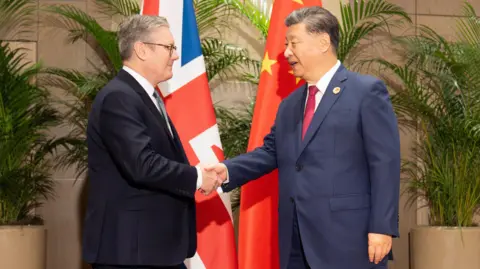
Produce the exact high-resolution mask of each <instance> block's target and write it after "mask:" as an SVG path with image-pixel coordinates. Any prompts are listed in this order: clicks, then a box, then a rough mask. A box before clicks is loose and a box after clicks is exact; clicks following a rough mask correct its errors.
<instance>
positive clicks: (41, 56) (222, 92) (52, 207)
mask: <svg viewBox="0 0 480 269" xmlns="http://www.w3.org/2000/svg"><path fill="white" fill-rule="evenodd" d="M38 1H39V4H40V5H41V6H46V5H52V4H71V5H75V6H76V7H78V8H80V9H82V10H86V11H87V12H89V13H90V14H92V15H93V16H96V17H98V14H97V13H96V12H95V10H94V6H93V5H92V2H91V1H92V0H68V1H66V0H58V1H53V0H38ZM345 1H348V0H345ZM338 2H339V1H338V0H323V5H324V7H326V8H328V9H329V10H331V11H332V12H333V13H334V14H336V15H337V16H338V17H339V18H340V12H339V8H338ZM391 2H393V3H397V4H399V5H401V6H402V7H404V8H405V9H406V10H407V12H408V13H409V14H411V15H412V17H413V19H414V23H419V24H427V25H429V26H431V27H433V28H434V29H436V30H438V31H440V33H442V34H446V35H448V36H449V37H451V38H453V36H454V35H453V34H454V32H453V30H452V28H451V27H452V25H453V20H454V19H455V17H456V16H458V15H459V14H460V10H461V9H460V8H461V1H451V0H391ZM471 2H472V4H473V5H474V6H475V8H476V9H477V10H479V11H480V0H472V1H471ZM102 25H104V26H106V27H109V26H111V22H109V21H102ZM32 30H34V31H33V34H31V35H28V36H26V37H22V39H23V40H26V41H25V42H20V43H14V44H13V45H15V46H25V47H28V48H29V49H31V51H30V54H29V57H30V58H31V59H32V60H41V61H42V62H43V63H44V64H45V65H46V66H55V67H61V68H76V69H79V70H88V69H89V65H88V62H87V57H89V56H91V55H92V53H91V51H90V49H89V48H88V47H87V46H86V45H85V44H82V43H79V44H75V45H71V44H66V41H65V40H66V39H65V37H66V33H65V31H59V30H58V29H52V28H51V27H48V23H47V21H46V20H45V18H43V17H39V24H38V25H36V26H35V27H34V28H33V29H32ZM236 30H237V31H238V32H235V33H232V35H230V38H229V39H230V41H232V42H236V43H240V44H243V45H246V46H248V48H249V49H250V51H251V53H252V56H254V57H257V58H258V59H260V58H261V55H263V46H262V44H261V43H259V42H258V41H257V40H258V38H259V35H258V33H256V32H255V31H254V30H252V29H248V28H247V29H245V27H243V26H241V25H240V26H239V27H237V29H236ZM379 53H384V55H388V54H387V52H385V51H383V52H379ZM215 86H216V87H214V89H213V93H214V96H213V98H214V101H215V102H216V103H224V104H225V105H231V104H233V105H238V104H242V103H244V102H245V101H247V100H248V99H249V98H251V97H252V96H253V94H254V92H255V89H254V88H253V87H252V86H250V85H247V84H241V83H240V84H239V83H236V84H233V83H218V85H215ZM53 93H54V94H55V95H56V96H57V97H58V98H65V97H64V96H63V93H62V92H59V91H58V90H53ZM67 131H68V130H67V129H65V128H63V129H60V128H59V129H56V130H53V133H55V134H57V135H61V134H64V133H66V132H67ZM411 137H412V134H402V138H401V142H402V156H404V157H406V156H408V155H409V153H410V145H411ZM73 175H74V173H73V171H72V170H71V169H70V170H69V171H56V172H55V174H54V177H55V179H56V182H57V187H56V191H57V192H56V193H57V197H56V199H55V200H52V201H49V202H48V203H46V205H45V206H44V207H43V208H41V209H40V210H39V211H40V213H41V214H42V215H43V216H44V217H45V220H46V226H47V229H48V264H47V268H48V269H65V268H68V269H79V268H81V260H80V238H79V223H80V221H79V220H80V217H79V216H80V215H79V212H80V205H81V204H82V203H81V202H80V201H81V199H82V197H81V195H80V194H81V193H82V188H83V181H82V180H79V181H78V182H76V183H75V184H74V178H73V177H74V176H73ZM401 199H402V200H401V204H402V205H401V211H400V231H401V237H400V238H399V239H396V240H395V241H394V246H393V249H394V255H395V262H394V263H393V264H392V267H393V268H395V269H408V268H409V266H408V233H409V230H410V228H411V227H413V226H414V225H415V224H417V223H418V224H422V223H425V212H421V211H420V212H419V213H418V215H417V212H416V210H415V209H411V208H410V209H409V208H405V207H404V204H405V197H402V198H401ZM417 219H418V222H417Z"/></svg>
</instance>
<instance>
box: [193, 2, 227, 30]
mask: <svg viewBox="0 0 480 269" xmlns="http://www.w3.org/2000/svg"><path fill="white" fill-rule="evenodd" d="M228 3H229V1H228V0H194V1H193V4H194V8H195V16H196V19H197V27H198V32H199V34H200V36H205V34H207V32H209V31H211V30H214V31H216V32H217V33H218V34H219V35H221V32H222V29H223V28H225V29H229V28H230V25H229V21H231V16H230V15H231V14H232V8H231V6H230V5H229V4H228Z"/></svg>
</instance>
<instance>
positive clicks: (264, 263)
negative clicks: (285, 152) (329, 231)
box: [238, 0, 321, 269]
mask: <svg viewBox="0 0 480 269" xmlns="http://www.w3.org/2000/svg"><path fill="white" fill-rule="evenodd" d="M315 5H316V6H321V0H277V1H275V2H274V4H273V8H272V16H271V18H270V28H269V29H268V37H267V43H266V47H265V53H264V58H263V63H262V70H261V74H260V84H259V88H258V92H257V100H256V105H255V109H254V114H253V121H252V130H251V132H250V140H249V144H248V151H250V150H253V149H255V148H256V147H258V146H261V145H262V144H263V138H264V136H265V135H267V134H268V133H269V131H270V128H271V126H272V124H273V122H274V120H275V115H276V112H277V108H278V105H279V104H280V101H281V100H282V99H283V98H285V97H286V96H288V95H289V94H290V93H291V92H292V91H294V90H295V89H296V88H298V87H299V86H301V84H303V83H304V82H303V81H301V80H300V79H298V78H295V77H294V76H293V74H292V71H291V69H290V66H289V65H288V62H287V60H286V59H285V57H284V56H283V52H284V50H285V34H286V31H287V28H286V26H285V22H284V21H285V18H286V17H287V16H288V14H290V12H292V11H293V10H295V9H298V8H302V7H306V6H315ZM240 201H241V204H240V224H239V238H238V251H239V252H238V256H239V269H278V268H279V253H278V214H277V213H278V178H277V170H275V171H274V172H272V173H270V174H268V175H265V176H263V177H262V178H259V179H257V180H255V181H252V182H250V183H248V184H246V185H245V186H243V187H242V191H241V200H240Z"/></svg>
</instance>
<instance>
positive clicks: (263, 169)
mask: <svg viewBox="0 0 480 269" xmlns="http://www.w3.org/2000/svg"><path fill="white" fill-rule="evenodd" d="M275 129H276V126H275V124H274V125H273V126H272V128H271V129H270V133H269V134H267V135H266V136H265V137H264V139H263V145H262V146H260V147H257V148H256V149H254V150H253V151H251V152H249V153H245V154H242V155H239V156H237V157H235V158H233V159H229V160H226V161H224V164H225V165H226V166H227V169H228V183H226V184H224V185H223V186H222V190H223V191H225V192H229V191H231V190H233V189H235V188H236V187H240V186H242V185H244V184H246V183H248V182H249V181H251V180H254V179H257V178H259V177H261V176H263V175H265V174H268V173H269V172H271V171H273V170H274V169H275V168H277V152H276V147H275Z"/></svg>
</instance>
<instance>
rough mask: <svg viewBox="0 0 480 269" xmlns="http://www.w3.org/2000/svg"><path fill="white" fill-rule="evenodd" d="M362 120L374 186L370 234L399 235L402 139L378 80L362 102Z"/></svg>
mask: <svg viewBox="0 0 480 269" xmlns="http://www.w3.org/2000/svg"><path fill="white" fill-rule="evenodd" d="M361 120H362V132H363V141H364V148H365V151H366V155H367V156H366V157H367V161H368V167H369V172H370V186H371V190H370V191H371V193H370V195H371V198H370V199H371V201H370V202H371V216H370V225H369V232H370V233H379V234H388V235H392V236H394V237H397V236H398V206H399V205H398V204H399V191H400V137H399V132H398V124H397V119H396V116H395V113H394V111H393V107H392V104H391V102H390V98H389V94H388V91H387V88H386V87H385V85H384V84H383V82H381V81H376V83H375V84H374V85H373V87H372V88H371V90H370V91H369V92H368V93H367V95H366V96H365V97H364V99H363V101H362V106H361Z"/></svg>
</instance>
